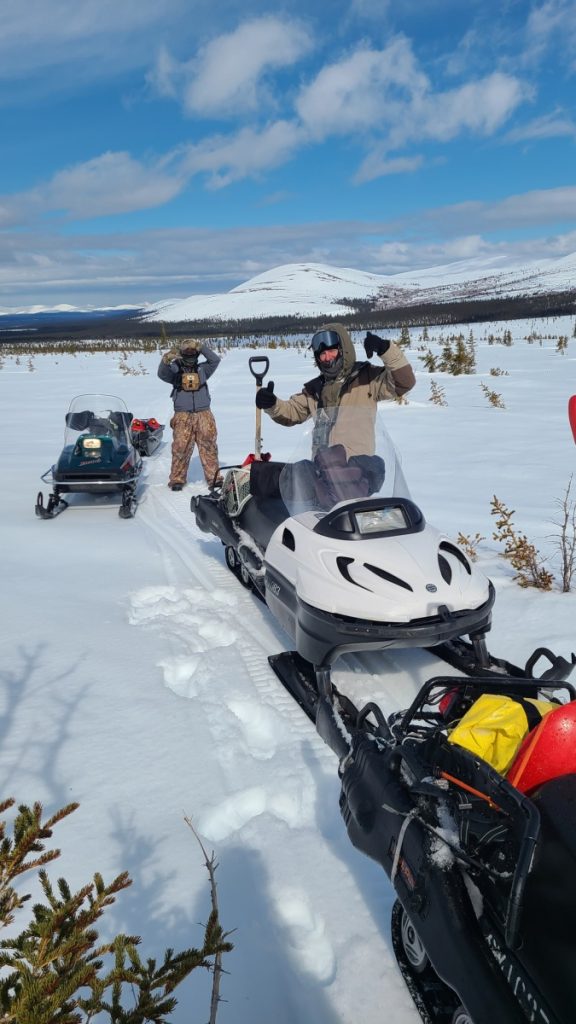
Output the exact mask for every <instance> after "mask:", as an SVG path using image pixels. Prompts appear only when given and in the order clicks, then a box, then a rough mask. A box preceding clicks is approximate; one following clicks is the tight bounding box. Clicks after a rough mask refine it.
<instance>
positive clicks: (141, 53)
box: [0, 0, 186, 91]
mask: <svg viewBox="0 0 576 1024" xmlns="http://www.w3.org/2000/svg"><path fill="white" fill-rule="evenodd" d="M185 10H186V3H185V0H163V2H162V4H158V2H157V0H122V2H121V3H118V2H117V0H49V2H47V0H26V3H22V2H21V0H3V2H2V32H1V33H0V78H12V77H13V78H18V79H21V78H23V77H26V76H28V75H30V76H34V75H37V74H38V72H40V71H41V70H43V69H46V68H47V67H51V68H59V69H60V71H61V72H62V71H63V69H65V68H71V67H75V68H76V69H77V74H78V76H79V77H82V78H83V79H85V78H89V77H92V78H96V77H98V76H99V75H102V74H106V75H110V74H116V75H117V74H118V73H119V72H125V71H126V69H127V68H131V67H135V66H138V65H141V64H142V62H143V61H144V60H148V59H149V46H150V40H149V34H150V32H151V31H156V32H158V30H159V28H160V26H167V25H171V24H178V23H179V21H180V19H181V18H182V16H183V14H184V12H185ZM59 81H60V78H59V76H58V75H56V76H52V78H48V79H47V78H44V79H43V82H44V90H45V91H46V90H50V89H51V88H53V87H55V86H56V84H57V82H59Z"/></svg>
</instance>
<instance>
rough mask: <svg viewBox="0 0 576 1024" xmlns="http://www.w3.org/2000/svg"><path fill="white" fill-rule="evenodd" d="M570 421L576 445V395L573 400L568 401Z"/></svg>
mask: <svg viewBox="0 0 576 1024" xmlns="http://www.w3.org/2000/svg"><path fill="white" fill-rule="evenodd" d="M568 419H569V420H570V426H571V427H572V436H573V438H574V444H576V395H572V398H569V399H568Z"/></svg>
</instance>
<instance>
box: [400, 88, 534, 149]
mask: <svg viewBox="0 0 576 1024" xmlns="http://www.w3.org/2000/svg"><path fill="white" fill-rule="evenodd" d="M531 97H532V88H531V87H530V86H528V85H526V84H524V83H523V82H522V81H520V80H519V79H517V78H514V77H512V76H511V75H505V74H503V73H502V72H499V71H496V72H494V73H493V74H491V75H488V76H487V77H486V78H483V79H481V80H480V81H477V82H468V83H466V84H465V85H461V86H460V87H459V88H457V89H451V90H450V91H449V92H444V93H437V94H436V95H430V96H428V97H426V98H425V100H424V101H423V102H422V104H421V105H420V106H419V107H418V108H414V111H413V113H414V115H415V116H414V128H413V134H417V132H418V131H422V132H423V133H424V134H425V135H426V136H427V137H428V138H430V139H437V140H440V141H448V140H449V139H453V138H455V136H456V135H458V134H459V133H460V132H462V131H471V132H474V133H477V134H479V135H492V134H493V133H494V132H495V131H497V129H498V128H500V127H501V126H502V125H503V124H504V123H505V122H506V121H507V120H508V118H509V117H510V115H511V114H512V113H513V112H514V111H515V110H516V109H517V108H518V107H519V106H520V104H522V103H524V102H526V101H527V100H529V99H530V98H531ZM399 134H400V135H402V128H400V131H399Z"/></svg>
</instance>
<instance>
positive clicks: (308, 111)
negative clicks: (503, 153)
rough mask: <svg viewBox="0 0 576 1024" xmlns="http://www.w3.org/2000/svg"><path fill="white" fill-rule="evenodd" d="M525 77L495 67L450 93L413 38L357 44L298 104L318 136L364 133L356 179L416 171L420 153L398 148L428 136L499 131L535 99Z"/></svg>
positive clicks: (306, 88)
mask: <svg viewBox="0 0 576 1024" xmlns="http://www.w3.org/2000/svg"><path fill="white" fill-rule="evenodd" d="M532 95H533V93H532V89H531V87H530V86H528V85H527V84H526V83H524V82H523V81H522V80H520V79H518V78H516V77H513V76H512V75H506V74H503V73H502V72H498V71H496V72H493V73H492V74H490V75H487V76H485V77H484V78H481V79H479V80H477V81H473V82H466V83H464V84H463V85H461V86H459V87H457V88H454V89H450V90H447V91H444V92H442V91H438V90H434V88H433V85H432V83H431V82H430V80H429V79H428V77H427V76H426V75H425V74H424V72H423V71H422V70H421V68H420V66H419V64H418V61H417V59H416V57H415V55H414V54H413V52H412V49H411V46H410V43H409V41H408V40H406V39H405V38H404V37H397V38H396V39H394V40H393V41H392V42H391V43H390V45H389V46H387V47H386V49H384V50H370V49H358V50H356V52H354V53H353V54H351V55H350V56H347V57H346V58H344V59H343V60H341V61H339V62H337V63H333V64H331V65H330V66H328V67H325V68H323V69H322V70H321V71H320V72H319V73H318V75H317V76H316V78H315V79H314V81H313V82H311V83H310V84H309V85H307V86H304V87H303V88H302V90H301V92H300V94H299V96H298V98H297V102H296V108H297V111H298V114H299V116H300V118H301V120H302V123H303V125H304V126H305V128H306V129H307V131H308V132H309V134H310V137H311V138H312V139H314V140H315V141H317V142H319V141H324V140H325V139H326V138H328V137H329V136H330V135H361V136H363V137H364V138H365V139H366V140H367V144H368V146H369V152H368V155H367V156H366V158H365V159H364V161H363V162H362V164H361V166H360V168H359V170H358V172H357V174H356V176H355V181H356V182H363V181H369V180H373V179H374V178H377V177H379V176H381V175H385V174H392V173H403V172H406V171H413V170H414V169H415V168H416V167H417V166H418V165H419V163H420V162H421V158H420V157H417V156H408V155H405V156H402V157H400V156H398V157H397V158H395V159H394V160H392V159H390V154H391V153H392V152H396V153H398V151H399V150H402V149H404V148H406V147H409V146H411V145H413V144H414V143H416V144H417V145H420V144H421V142H422V141H424V140H430V141H436V142H448V141H450V140H452V139H454V138H456V137H457V136H458V135H460V134H462V133H464V132H471V133H473V134H477V135H492V134H494V133H495V132H496V131H497V130H499V129H500V128H501V127H502V126H503V125H504V124H505V123H506V121H507V120H508V119H509V118H510V116H511V115H512V114H513V113H514V111H515V110H516V109H517V108H518V107H519V106H520V105H521V104H522V103H524V102H526V101H527V100H529V99H531V97H532Z"/></svg>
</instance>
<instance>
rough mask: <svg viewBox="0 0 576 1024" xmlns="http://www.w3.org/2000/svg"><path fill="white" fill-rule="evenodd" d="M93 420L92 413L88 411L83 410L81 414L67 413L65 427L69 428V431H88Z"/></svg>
mask: <svg viewBox="0 0 576 1024" xmlns="http://www.w3.org/2000/svg"><path fill="white" fill-rule="evenodd" d="M93 419H94V413H93V412H90V410H89V409H84V411H83V412H67V413H66V426H67V427H70V430H89V429H90V424H91V423H92V420H93Z"/></svg>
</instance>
